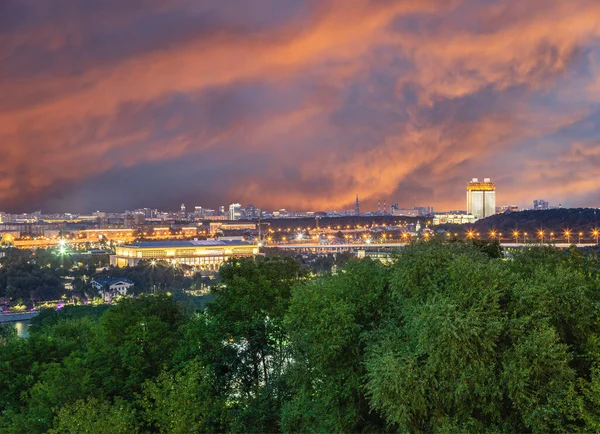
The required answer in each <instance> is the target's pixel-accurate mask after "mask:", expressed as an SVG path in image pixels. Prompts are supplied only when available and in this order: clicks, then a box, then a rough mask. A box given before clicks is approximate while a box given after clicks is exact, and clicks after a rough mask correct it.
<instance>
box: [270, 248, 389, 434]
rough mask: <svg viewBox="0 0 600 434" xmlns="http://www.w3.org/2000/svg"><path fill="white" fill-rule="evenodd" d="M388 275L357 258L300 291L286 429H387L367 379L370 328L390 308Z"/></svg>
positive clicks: (292, 323)
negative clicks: (372, 404) (366, 386)
mask: <svg viewBox="0 0 600 434" xmlns="http://www.w3.org/2000/svg"><path fill="white" fill-rule="evenodd" d="M388 274H389V273H388V269H387V268H386V267H385V266H383V265H382V264H380V263H379V262H373V261H370V260H364V261H355V262H351V263H350V264H349V265H348V267H347V268H346V269H345V270H344V272H343V273H341V274H340V275H339V276H330V277H325V278H322V279H319V280H316V281H314V282H312V283H310V284H308V285H306V286H299V287H297V288H295V289H294V292H293V298H292V304H291V306H290V309H289V312H288V316H287V323H288V330H289V333H290V343H291V346H292V349H293V360H294V361H295V362H294V363H293V364H292V367H291V369H290V370H289V372H288V377H289V381H290V383H291V384H292V385H293V392H292V397H291V399H290V400H289V401H288V403H287V404H286V405H285V406H284V408H283V415H282V426H283V428H284V430H285V431H318V432H359V431H363V430H368V431H373V430H378V431H379V430H382V429H383V428H384V427H383V426H382V425H381V422H382V421H381V419H380V418H379V417H378V415H377V414H374V413H373V412H372V411H371V409H370V407H369V405H368V401H367V399H366V397H365V390H364V384H363V378H364V375H365V368H364V351H365V346H366V343H367V341H368V332H370V331H372V330H373V329H375V328H376V327H377V326H378V325H379V321H380V318H381V315H382V313H383V312H385V311H386V301H387V297H386V296H387V290H388Z"/></svg>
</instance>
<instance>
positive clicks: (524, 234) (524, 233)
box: [523, 232, 527, 243]
mask: <svg viewBox="0 0 600 434" xmlns="http://www.w3.org/2000/svg"><path fill="white" fill-rule="evenodd" d="M526 237H527V232H523V243H525V238H526Z"/></svg>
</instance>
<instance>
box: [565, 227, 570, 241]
mask: <svg viewBox="0 0 600 434" xmlns="http://www.w3.org/2000/svg"><path fill="white" fill-rule="evenodd" d="M564 234H565V238H566V239H567V244H571V231H570V230H568V229H566V230H565V232H564Z"/></svg>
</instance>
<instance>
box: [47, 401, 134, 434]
mask: <svg viewBox="0 0 600 434" xmlns="http://www.w3.org/2000/svg"><path fill="white" fill-rule="evenodd" d="M138 425H139V422H138V421H137V419H136V413H135V411H134V409H133V408H132V406H131V405H130V404H129V403H127V402H125V401H123V400H121V399H117V400H115V402H114V403H112V404H111V403H110V402H107V401H104V400H99V399H96V398H90V399H87V400H79V401H77V402H75V403H73V404H71V405H67V406H65V407H63V408H62V409H61V410H60V411H59V413H58V415H57V416H56V421H55V429H51V430H50V431H49V432H50V433H54V434H58V433H61V434H62V433H70V434H130V433H131V434H134V433H137V432H139V426H138Z"/></svg>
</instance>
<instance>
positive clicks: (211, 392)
mask: <svg viewBox="0 0 600 434" xmlns="http://www.w3.org/2000/svg"><path fill="white" fill-rule="evenodd" d="M213 376H214V373H212V372H210V370H209V369H207V368H206V367H205V366H203V365H202V364H201V363H200V362H199V361H197V360H191V361H190V362H188V363H187V364H186V365H185V366H184V368H183V369H182V370H180V371H165V372H163V373H161V374H160V375H159V376H158V378H157V379H156V380H149V381H147V382H146V383H145V384H144V387H143V400H142V406H143V408H144V414H145V419H146V421H147V422H148V423H149V425H150V426H153V427H155V428H156V429H157V430H158V431H160V432H164V433H173V434H177V433H181V434H185V433H190V432H223V431H225V426H226V425H225V421H226V411H227V410H226V395H224V394H218V393H217V390H216V388H215V387H214V385H215V381H214V378H213Z"/></svg>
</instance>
